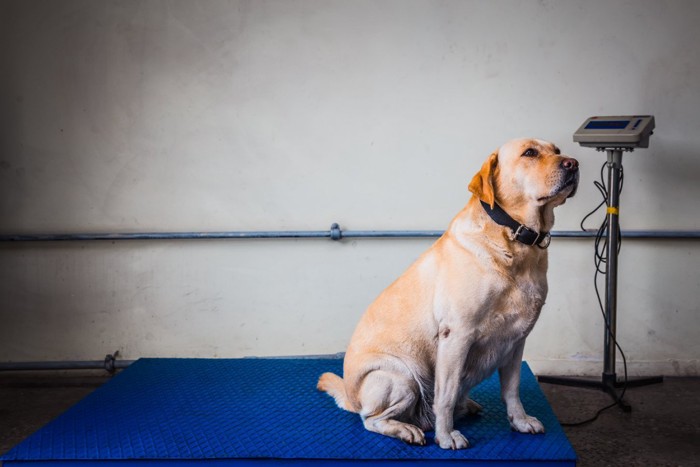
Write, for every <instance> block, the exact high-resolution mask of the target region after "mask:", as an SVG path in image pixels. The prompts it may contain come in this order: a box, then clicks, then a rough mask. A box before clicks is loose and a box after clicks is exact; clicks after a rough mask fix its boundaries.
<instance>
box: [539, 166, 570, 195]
mask: <svg viewBox="0 0 700 467" xmlns="http://www.w3.org/2000/svg"><path fill="white" fill-rule="evenodd" d="M569 188H571V191H570V192H569V194H568V195H566V197H567V198H571V197H573V196H574V195H575V194H576V190H578V171H576V172H574V173H571V174H569V175H568V176H567V177H566V178H565V179H564V183H562V184H561V185H559V186H558V187H557V188H555V189H554V191H553V192H552V194H550V195H547V196H543V197H541V198H538V199H537V200H538V201H541V202H547V201H549V200H551V199H553V198H556V197H557V196H559V195H561V194H562V193H563V192H564V191H566V190H568V189H569Z"/></svg>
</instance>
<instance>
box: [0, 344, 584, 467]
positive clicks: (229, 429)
mask: <svg viewBox="0 0 700 467" xmlns="http://www.w3.org/2000/svg"><path fill="white" fill-rule="evenodd" d="M325 371H333V372H335V373H337V374H341V373H342V360H341V359H337V358H335V359H326V358H318V359H213V360H212V359H141V360H138V361H137V362H136V363H134V364H133V365H131V366H130V367H129V368H128V369H126V370H125V371H123V372H122V373H121V374H119V375H117V376H116V377H114V378H113V379H112V380H111V381H110V382H108V383H107V384H105V385H103V386H102V387H100V388H99V389H97V390H96V391H94V392H93V393H92V394H90V395H89V396H88V397H86V398H85V399H83V400H82V401H80V402H79V403H78V404H76V405H75V406H74V407H73V408H71V409H69V410H68V411H67V412H65V413H64V414H63V415H61V416H59V417H58V418H57V419H56V420H54V421H53V422H51V423H49V424H48V425H46V426H45V427H44V428H42V429H40V430H39V431H37V432H36V433H35V434H33V435H32V436H30V437H29V438H27V439H26V440H25V441H24V442H22V443H20V444H19V445H18V446H16V447H15V448H14V449H13V450H11V451H10V452H8V453H7V454H6V455H5V456H4V457H3V458H2V460H3V461H4V462H5V466H7V467H9V466H15V465H21V464H28V465H32V466H64V465H79V466H81V467H88V466H92V465H93V464H98V463H99V464H107V465H111V466H115V467H116V466H126V465H134V464H145V465H162V464H168V465H169V466H176V467H180V466H190V465H195V464H197V465H202V464H205V465H207V466H212V467H215V466H219V465H239V466H240V465H252V464H255V465H258V466H261V465H276V466H279V465H290V464H294V465H310V464H314V465H351V464H356V463H362V464H365V465H366V464H368V463H371V464H375V463H376V464H379V465H382V466H393V465H399V464H401V465H411V464H415V465H425V466H428V465H430V466H438V467H440V466H444V467H447V466H453V465H460V466H463V465H480V466H490V467H495V466H503V465H517V466H519V467H529V466H536V465H537V466H540V465H549V464H555V465H575V463H576V455H575V453H574V451H573V449H572V447H571V445H570V444H569V441H568V440H567V439H566V436H565V435H564V433H563V431H562V429H561V427H560V425H559V423H558V421H557V419H556V417H555V416H554V413H553V412H552V410H551V408H550V407H549V404H548V403H547V400H546V399H545V397H544V395H543V394H542V392H541V391H540V388H539V386H538V384H537V381H536V380H535V377H534V376H533V374H532V372H531V371H530V369H529V368H528V366H527V364H523V375H522V385H521V397H522V399H523V404H524V405H525V409H526V410H527V411H528V412H529V413H530V414H531V415H534V416H536V417H538V418H539V419H540V420H541V421H542V423H544V426H545V428H546V429H547V433H546V434H543V435H527V434H520V433H515V432H513V431H511V429H510V426H509V424H508V420H507V418H506V414H505V407H504V405H503V403H502V402H501V400H500V386H499V382H498V377H497V375H494V376H492V377H491V378H489V379H488V380H486V381H484V382H483V383H482V384H481V385H479V386H478V387H477V388H475V389H474V390H473V391H472V395H471V396H472V398H473V399H474V400H476V401H477V402H479V403H480V404H481V405H483V407H484V412H483V413H482V414H481V415H477V416H473V417H469V418H467V419H465V420H464V421H463V422H461V424H460V425H458V428H459V429H460V430H462V432H463V433H464V434H465V435H466V437H467V439H469V441H470V443H471V447H470V448H469V449H465V450H461V451H446V450H443V449H440V448H439V447H438V446H436V445H435V442H434V433H432V432H430V433H426V437H427V438H428V440H427V441H428V445H427V446H410V445H407V444H405V443H403V442H401V441H398V440H396V439H392V438H388V437H385V436H381V435H378V434H375V433H370V432H368V431H366V430H365V429H364V428H363V426H362V423H361V421H360V418H359V416H358V415H356V414H352V413H349V412H345V411H342V410H340V409H338V408H337V407H336V406H335V403H334V402H333V400H332V399H331V398H330V397H329V396H328V395H326V394H324V393H321V392H318V391H317V390H316V381H317V379H318V376H319V375H320V374H321V373H323V372H325Z"/></svg>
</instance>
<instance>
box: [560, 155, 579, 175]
mask: <svg viewBox="0 0 700 467" xmlns="http://www.w3.org/2000/svg"><path fill="white" fill-rule="evenodd" d="M561 167H562V168H563V169H565V170H569V171H572V172H575V171H576V170H578V161H577V160H576V159H574V158H572V157H565V158H564V159H563V160H562V161H561Z"/></svg>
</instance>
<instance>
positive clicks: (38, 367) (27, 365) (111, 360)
mask: <svg viewBox="0 0 700 467" xmlns="http://www.w3.org/2000/svg"><path fill="white" fill-rule="evenodd" d="M118 356H119V352H115V353H114V354H110V355H107V356H105V358H104V360H80V361H60V362H59V361H49V362H1V363H0V372H2V371H45V370H46V371H51V370H105V371H106V372H108V373H114V372H115V371H117V370H121V369H124V368H126V367H128V366H129V365H131V364H132V363H134V361H135V360H117V357H118Z"/></svg>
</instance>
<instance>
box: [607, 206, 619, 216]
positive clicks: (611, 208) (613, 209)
mask: <svg viewBox="0 0 700 467" xmlns="http://www.w3.org/2000/svg"><path fill="white" fill-rule="evenodd" d="M608 214H612V215H614V216H619V215H620V210H619V209H618V208H616V207H614V206H608Z"/></svg>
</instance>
